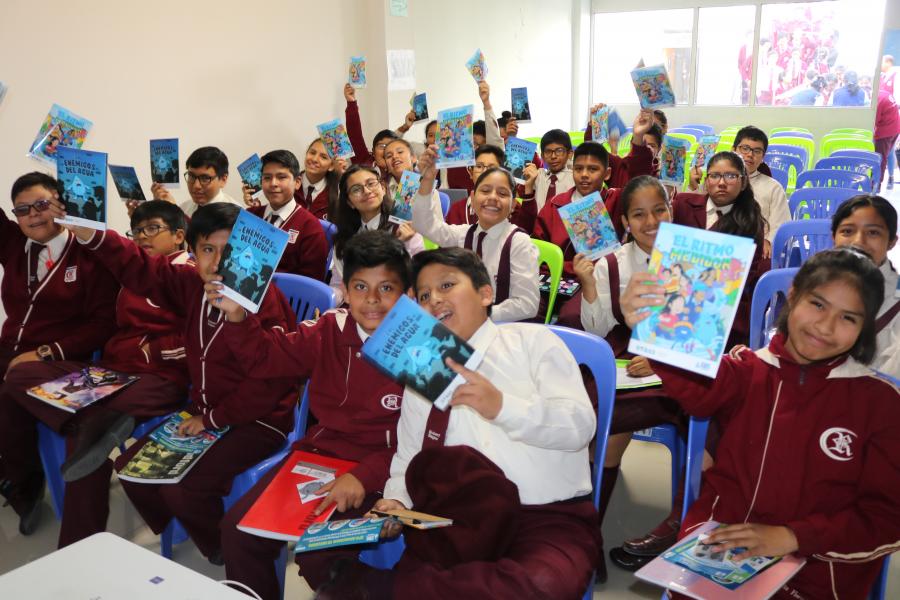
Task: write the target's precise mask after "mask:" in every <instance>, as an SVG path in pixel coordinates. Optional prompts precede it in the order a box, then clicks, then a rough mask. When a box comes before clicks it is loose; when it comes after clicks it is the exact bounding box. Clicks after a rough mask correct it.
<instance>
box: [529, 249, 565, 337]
mask: <svg viewBox="0 0 900 600" xmlns="http://www.w3.org/2000/svg"><path fill="white" fill-rule="evenodd" d="M531 243H533V244H534V245H535V246H536V247H537V249H538V269H540V267H541V265H542V264H546V265H547V268H548V269H550V292H549V296H548V298H547V314H546V316H545V317H544V323H549V322H550V318H551V317H552V316H553V305H554V304H555V303H556V294H557V292H558V291H559V281H560V279H562V272H563V263H564V262H565V259H564V257H563V252H562V250H561V249H560V247H559V246H557V245H556V244H554V243H553V242H545V241H544V240H536V239H532V240H531Z"/></svg>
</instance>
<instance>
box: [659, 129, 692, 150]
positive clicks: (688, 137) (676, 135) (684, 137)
mask: <svg viewBox="0 0 900 600" xmlns="http://www.w3.org/2000/svg"><path fill="white" fill-rule="evenodd" d="M666 135H668V136H670V137H674V138H679V139H682V140H687V141H688V142H690V143H691V150H696V147H697V138H696V137H694V136H693V135H691V134H690V133H678V132H677V131H676V132H674V133H673V132H671V131H670V132H669V133H667V134H666Z"/></svg>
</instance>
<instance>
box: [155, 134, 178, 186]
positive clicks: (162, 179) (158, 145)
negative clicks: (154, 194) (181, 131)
mask: <svg viewBox="0 0 900 600" xmlns="http://www.w3.org/2000/svg"><path fill="white" fill-rule="evenodd" d="M178 164H179V163H178V138H168V139H164V140H150V181H152V182H153V183H162V184H164V185H165V186H166V187H174V186H177V185H178V183H179V179H178Z"/></svg>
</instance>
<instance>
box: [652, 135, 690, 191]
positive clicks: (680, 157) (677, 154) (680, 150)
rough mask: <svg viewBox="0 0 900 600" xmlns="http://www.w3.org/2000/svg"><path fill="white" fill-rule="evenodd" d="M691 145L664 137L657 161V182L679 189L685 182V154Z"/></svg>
mask: <svg viewBox="0 0 900 600" xmlns="http://www.w3.org/2000/svg"><path fill="white" fill-rule="evenodd" d="M690 148H691V143H690V142H689V141H687V140H685V139H682V138H676V137H671V136H668V135H667V136H665V137H664V138H663V147H662V151H661V152H660V160H659V180H660V181H661V182H662V183H668V184H670V185H674V186H676V189H679V190H680V189H681V187H682V186H683V185H684V180H685V169H686V165H687V153H688V150H690Z"/></svg>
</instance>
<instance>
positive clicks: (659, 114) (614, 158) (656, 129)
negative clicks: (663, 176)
mask: <svg viewBox="0 0 900 600" xmlns="http://www.w3.org/2000/svg"><path fill="white" fill-rule="evenodd" d="M604 106H606V105H605V104H603V103H602V102H601V103H599V104H595V105H594V106H592V107H591V113H593V112H594V111H596V110H598V109H600V108H603V107H604ZM642 113H643V111H638V114H637V116H636V117H635V119H636V120H637V119H644V118H645V116H642ZM646 116H649V117H650V118H651V119H652V125H651V127H650V128H649V129H647V130H646V131H645V132H644V136H643V145H644V146H647V147H648V148H649V149H650V152H651V153H652V154H653V173H654V175H658V174H659V151H660V149H661V148H662V142H663V136H664V135H665V134H666V132H667V131H668V130H669V122H668V120H667V119H666V113H664V112H663V111H661V110H659V109H656V110H653V111H651V110H648V111H647V115H646ZM632 129H634V128H633V127H632ZM593 139H594V130H593V129H592V128H591V124H590V123H588V124H587V126H586V127H585V128H584V141H586V142H589V141H591V140H593ZM609 144H610V148H611V149H612V151H611V152H610V155H609V179H608V180H607V183H606V184H607V185H608V186H609V187H611V188H621V187H625V184H627V183H628V180H629V179H631V177H630V176H629V175H628V163H629V161H630V160H631V155H632V152H633V151H634V145H635V142H634V135H633V134H632V140H631V147H632V149H631V150H630V151H629V153H628V155H627V156H625V157H624V158H622V157H620V156H618V154H617V150H618V145H619V144H618V140H615V141H613V140H610V142H609Z"/></svg>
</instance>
